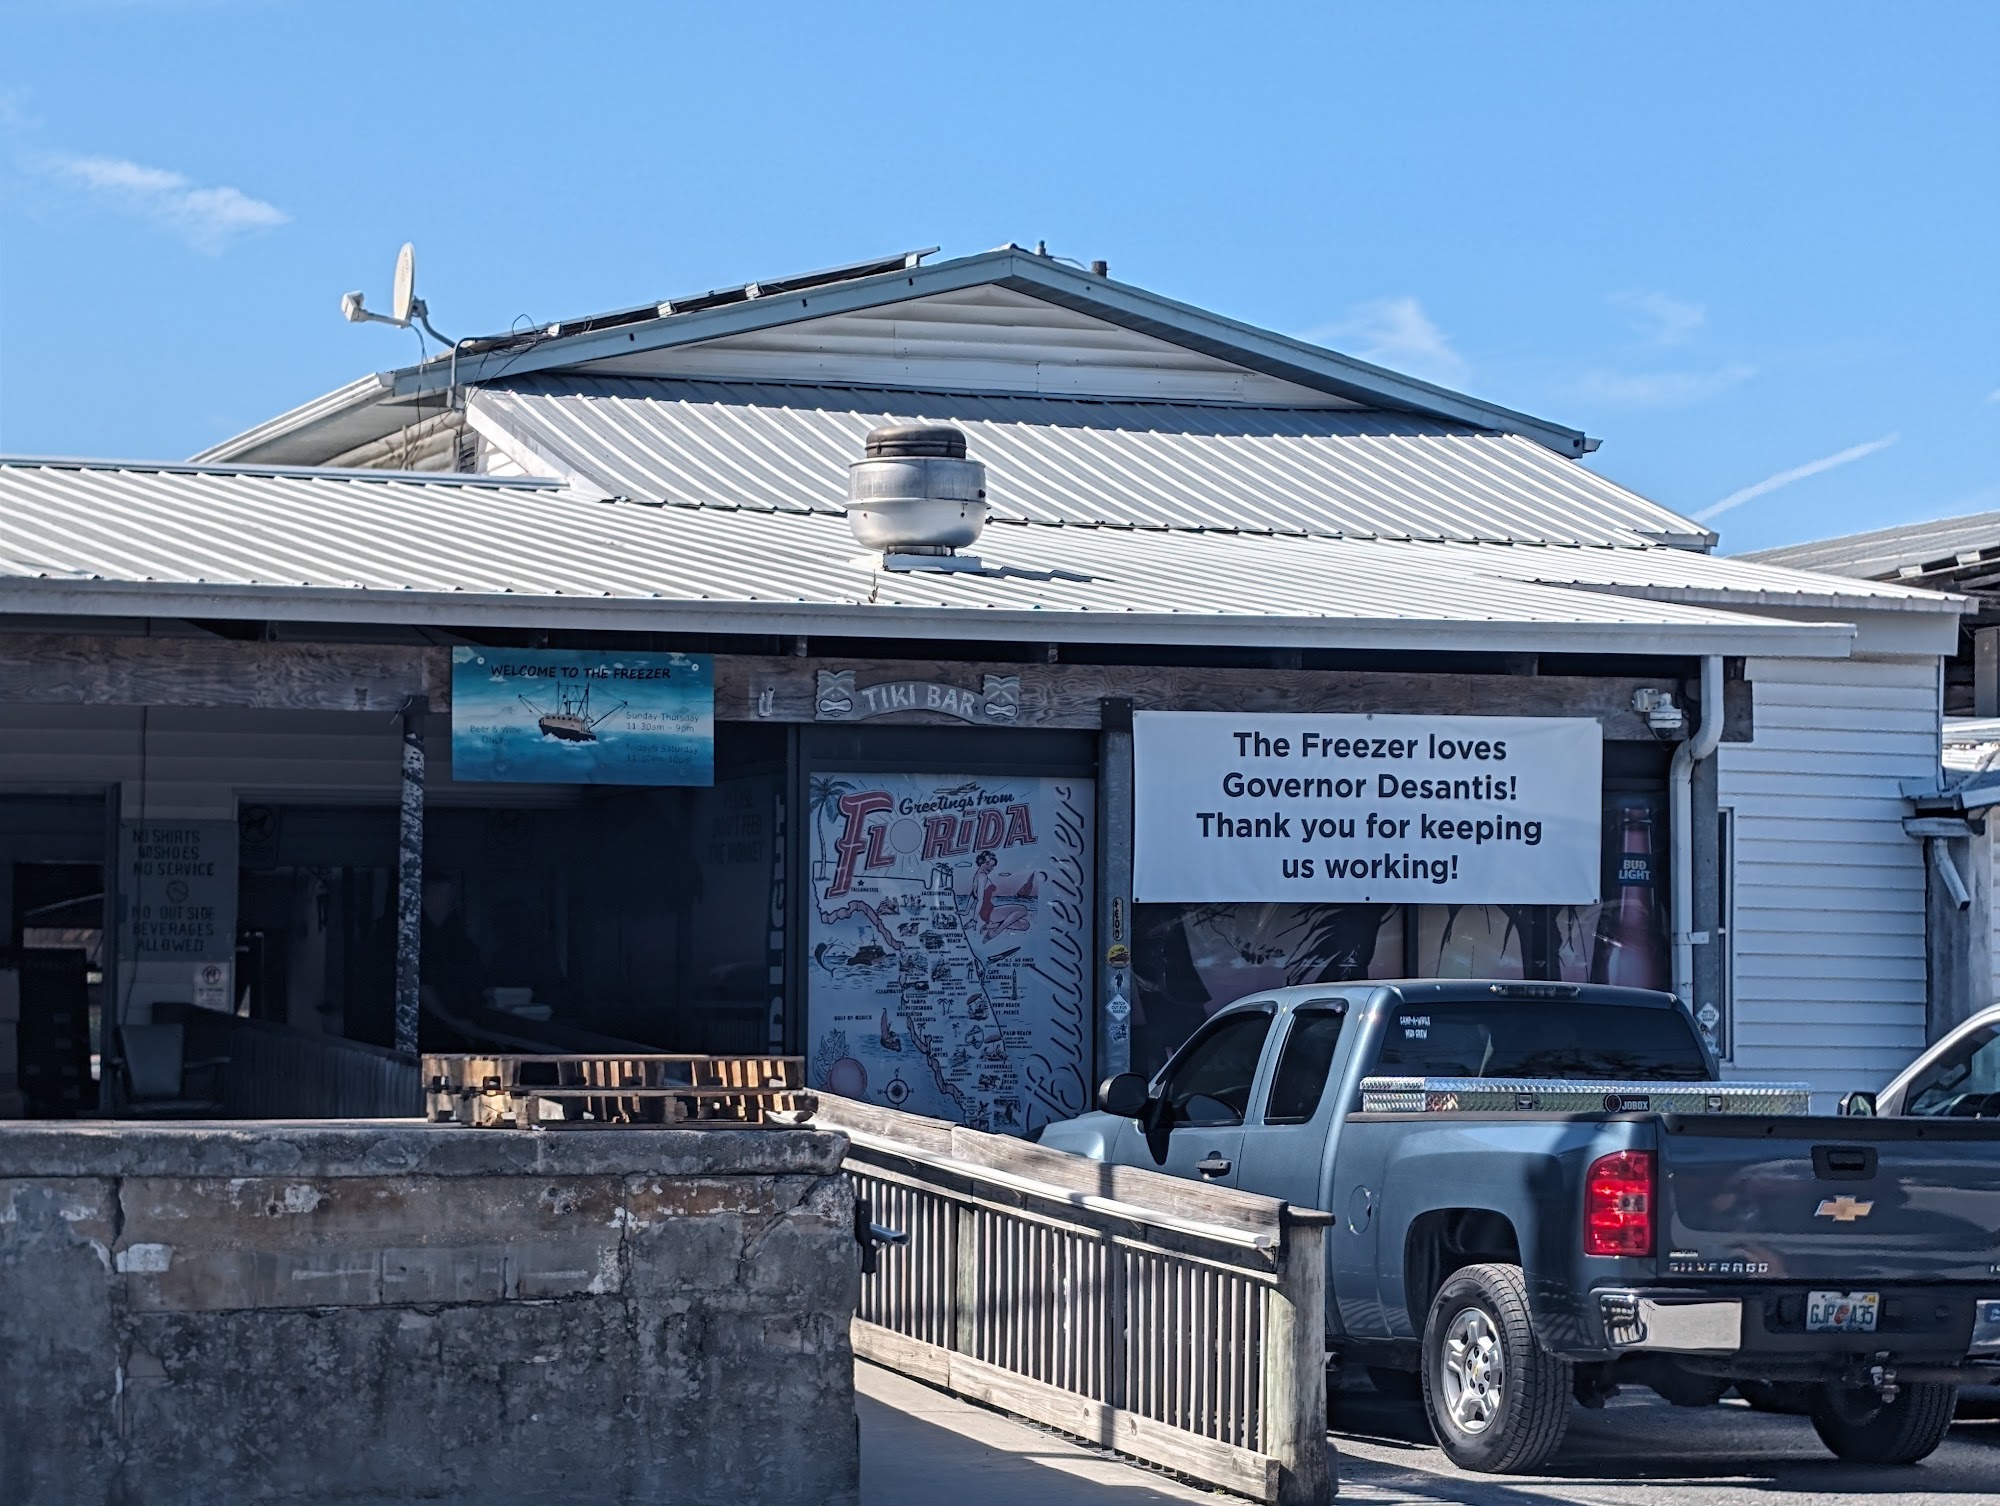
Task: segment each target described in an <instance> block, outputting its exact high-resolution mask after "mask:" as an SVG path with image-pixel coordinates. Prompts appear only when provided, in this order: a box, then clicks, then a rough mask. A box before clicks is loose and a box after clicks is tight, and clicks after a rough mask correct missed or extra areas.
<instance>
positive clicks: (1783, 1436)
mask: <svg viewBox="0 0 2000 1506" xmlns="http://www.w3.org/2000/svg"><path fill="white" fill-rule="evenodd" d="M1329 1427H1330V1429H1331V1430H1332V1433H1333V1438H1334V1442H1335V1443H1336V1444H1337V1445H1339V1446H1340V1447H1341V1453H1342V1461H1341V1464H1342V1468H1341V1473H1342V1478H1343V1480H1345V1481H1351V1482H1353V1483H1354V1484H1356V1485H1359V1486H1365V1487H1373V1488H1376V1489H1382V1488H1391V1489H1394V1490H1395V1491H1398V1492H1403V1493H1406V1494H1408V1495H1410V1496H1415V1497H1420V1498H1423V1499H1430V1500H1437V1501H1451V1502H1462V1503H1465V1506H1530V1503H1533V1506H1546V1503H1548V1502H1549V1501H1550V1500H1551V1499H1563V1498H1569V1497H1570V1494H1571V1491H1572V1490H1573V1489H1582V1490H1586V1491H1588V1498H1589V1499H1592V1500H1603V1499H1608V1498H1615V1497H1617V1496H1618V1495H1619V1494H1621V1493H1622V1491H1623V1490H1626V1489H1633V1490H1640V1491H1644V1492H1645V1498H1646V1500H1647V1501H1648V1502H1649V1503H1650V1502H1653V1501H1656V1500H1660V1499H1663V1498H1662V1497H1661V1496H1659V1495H1658V1494H1656V1493H1657V1492H1660V1491H1662V1490H1663V1489H1666V1488H1670V1487H1672V1486H1674V1485H1677V1484H1684V1485H1687V1486H1690V1487H1693V1488H1694V1490H1695V1491H1697V1492H1698V1495H1697V1496H1696V1499H1700V1500H1703V1501H1708V1500H1714V1499H1719V1498H1721V1497H1722V1496H1723V1495H1725V1494H1736V1493H1739V1492H1740V1493H1741V1494H1742V1495H1743V1496H1745V1497H1765V1496H1768V1495H1770V1494H1771V1493H1773V1492H1776V1491H1783V1492H1787V1493H1797V1494H1799V1495H1801V1496H1804V1497H1809V1498H1812V1499H1813V1500H1816V1501H1826V1500H1830V1499H1834V1498H1869V1497H1882V1496H1897V1497H1923V1498H1951V1497H1961V1496H1963V1497H1979V1498H1983V1499H1986V1500H2000V1452H1995V1451H1994V1448H1995V1445H2000V1422H1961V1423H1960V1424H1959V1425H1958V1426H1957V1427H1956V1428H1954V1429H1953V1431H1952V1434H1951V1437H1950V1438H1949V1439H1948V1440H1947V1441H1946V1443H1945V1445H1944V1447H1943V1448H1942V1449H1941V1450H1940V1451H1939V1453H1938V1454H1936V1455H1933V1456H1932V1458H1931V1459H1930V1460H1928V1461H1926V1462H1925V1463H1923V1464H1920V1465H1916V1466H1913V1467H1895V1468H1892V1467H1871V1466H1868V1465H1857V1464H1850V1463H1847V1462H1845V1461H1842V1460H1839V1459H1836V1458H1834V1457H1833V1456H1832V1455H1831V1454H1829V1453H1828V1452H1827V1451H1826V1449H1825V1446H1824V1445H1823V1444H1822V1443H1821V1442H1820V1441H1819V1437H1818V1435H1817V1434H1816V1433H1814V1432H1813V1430H1812V1425H1811V1424H1810V1423H1809V1422H1807V1421H1806V1420H1805V1419H1804V1418H1799V1417H1772V1416H1765V1415H1762V1414H1759V1413H1755V1412H1752V1411H1750V1410H1749V1409H1748V1408H1747V1407H1744V1406H1741V1405H1737V1404H1724V1405H1722V1406H1718V1407H1708V1408H1699V1409H1684V1408H1675V1407H1671V1406H1668V1405H1667V1404H1666V1403H1664V1402H1661V1401H1658V1400H1655V1399H1653V1398H1651V1397H1650V1396H1647V1397H1643V1398H1632V1397H1627V1398H1621V1399H1619V1400H1617V1401H1614V1402H1612V1404H1611V1405H1610V1406H1608V1407H1606V1408H1605V1409H1604V1410H1602V1411H1596V1412H1587V1411H1579V1412H1578V1413H1577V1414H1576V1415H1575V1417H1574V1418H1573V1419H1572V1421H1571V1424H1570V1431H1569V1436H1568V1438H1567V1439H1566V1440H1565V1442H1564V1444H1563V1447H1562V1450H1561V1452H1560V1453H1558V1454H1557V1456H1556V1457H1555V1459H1554V1460H1552V1461H1551V1462H1550V1464H1549V1466H1548V1467H1547V1469H1546V1471H1545V1472H1544V1473H1542V1474H1539V1475H1530V1476H1494V1475H1476V1474H1471V1473H1468V1472H1466V1471H1463V1470H1460V1469H1458V1468H1457V1467H1456V1466H1454V1465H1453V1464H1452V1463H1451V1462H1450V1461H1449V1460H1447V1459H1446V1458H1445V1457H1444V1455H1443V1453H1442V1452H1441V1451H1440V1450H1439V1449H1438V1448H1437V1446H1436V1444H1435V1442H1434V1441H1433V1439H1432V1437H1431V1433H1430V1428H1429V1424H1428V1421H1427V1419H1426V1418H1425V1416H1424V1413H1423V1409H1422V1408H1421V1406H1418V1405H1413V1404H1411V1403H1409V1402H1404V1401H1396V1400H1391V1399H1389V1398H1385V1397H1382V1396H1379V1395H1374V1394H1371V1393H1366V1392H1344V1393H1341V1394H1339V1395H1336V1396H1335V1397H1333V1398H1332V1405H1331V1407H1330V1409H1329ZM1577 1498H1578V1499H1582V1498H1583V1497H1582V1496H1578V1497H1577Z"/></svg>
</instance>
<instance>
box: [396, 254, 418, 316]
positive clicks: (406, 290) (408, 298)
mask: <svg viewBox="0 0 2000 1506" xmlns="http://www.w3.org/2000/svg"><path fill="white" fill-rule="evenodd" d="M416 297H417V248H416V246H415V245H413V244H412V243H411V242H409V241H404V242H403V249H402V250H400V251H398V252H397V253H396V281H395V285H394V291H393V292H391V293H390V295H389V317H390V318H391V319H394V320H395V321H396V322H397V323H398V324H408V323H409V322H410V307H411V305H412V304H413V303H415V301H416Z"/></svg>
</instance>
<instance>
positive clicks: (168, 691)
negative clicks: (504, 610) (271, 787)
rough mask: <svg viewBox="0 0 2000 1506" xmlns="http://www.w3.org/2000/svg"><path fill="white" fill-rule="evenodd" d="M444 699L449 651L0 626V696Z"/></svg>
mask: <svg viewBox="0 0 2000 1506" xmlns="http://www.w3.org/2000/svg"><path fill="white" fill-rule="evenodd" d="M412 696H428V697H429V698H430V704H431V707H432V709H434V710H439V709H445V708H448V707H449V706H450V704H451V651H450V650H449V649H442V648H415V647H407V646H404V645H400V644H374V643H239V642H231V641H230V640H227V639H222V638H96V637H85V636H80V635H77V636H72V635H67V634H64V635H58V634H53V633H50V634H39V633H33V634H30V633H23V634H11V633H10V634H4V635H0V704H5V703H9V702H14V703H28V704H34V705H51V704H53V705H67V706H90V705H98V706H253V707H262V708H266V709H273V710H285V711H400V710H401V709H402V707H403V704H404V702H406V701H408V700H409V699H410V697H412Z"/></svg>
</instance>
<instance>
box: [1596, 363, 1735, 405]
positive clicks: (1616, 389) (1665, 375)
mask: <svg viewBox="0 0 2000 1506" xmlns="http://www.w3.org/2000/svg"><path fill="white" fill-rule="evenodd" d="M1756 374H1757V368H1756V367H1755V366H1747V365H1744V364H1743V363H1742V362H1736V363H1734V364H1731V365H1728V366H1722V367H1718V368H1717V369H1715V370H1714V371H1644V372H1626V371H1592V372H1586V373H1585V374H1584V376H1583V378H1582V379H1581V380H1580V381H1579V382H1578V383H1577V384H1576V388H1577V394H1578V396H1580V397H1584V398H1589V399H1591V400H1593V401H1596V402H1602V403H1612V404H1615V405H1617V406H1618V407H1621V408H1680V407H1685V406H1686V405H1687V404H1689V403H1698V402H1701V401H1702V400H1703V399H1705V398H1711V397H1714V396H1715V395H1716V394H1717V393H1718V392H1726V391H1728V390H1729V389H1730V388H1731V387H1735V386H1738V385H1740V384H1741V383H1743V382H1747V381H1749V380H1750V378H1752V377H1753V376H1755V375H1756Z"/></svg>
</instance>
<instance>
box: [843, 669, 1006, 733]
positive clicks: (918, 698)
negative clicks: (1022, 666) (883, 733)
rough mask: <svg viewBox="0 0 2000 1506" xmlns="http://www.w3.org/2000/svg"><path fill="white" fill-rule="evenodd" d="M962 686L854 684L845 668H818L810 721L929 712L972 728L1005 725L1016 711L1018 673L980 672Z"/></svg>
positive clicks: (901, 682) (902, 682) (933, 682)
mask: <svg viewBox="0 0 2000 1506" xmlns="http://www.w3.org/2000/svg"><path fill="white" fill-rule="evenodd" d="M980 681H981V684H980V688H979V689H978V690H968V689H966V688H965V687H964V686H961V685H947V684H945V683H943V682H942V681H939V680H881V681H877V682H876V683H875V684H873V685H857V684H856V683H855V672H854V671H853V670H851V669H822V670H821V671H819V684H818V688H817V689H816V690H815V692H814V694H813V719H814V720H815V721H821V722H859V721H864V720H866V719H867V718H869V717H871V716H887V715H889V714H890V713H891V712H896V711H929V712H934V713H937V714H938V715H941V716H950V717H956V718H957V719H958V720H959V721H962V722H972V723H974V724H975V725H977V726H989V725H996V724H997V725H1001V726H1007V725H1011V724H1012V723H1013V722H1015V721H1016V720H1018V719H1019V717H1020V715H1021V677H1020V676H1019V675H982V676H981V677H980Z"/></svg>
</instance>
